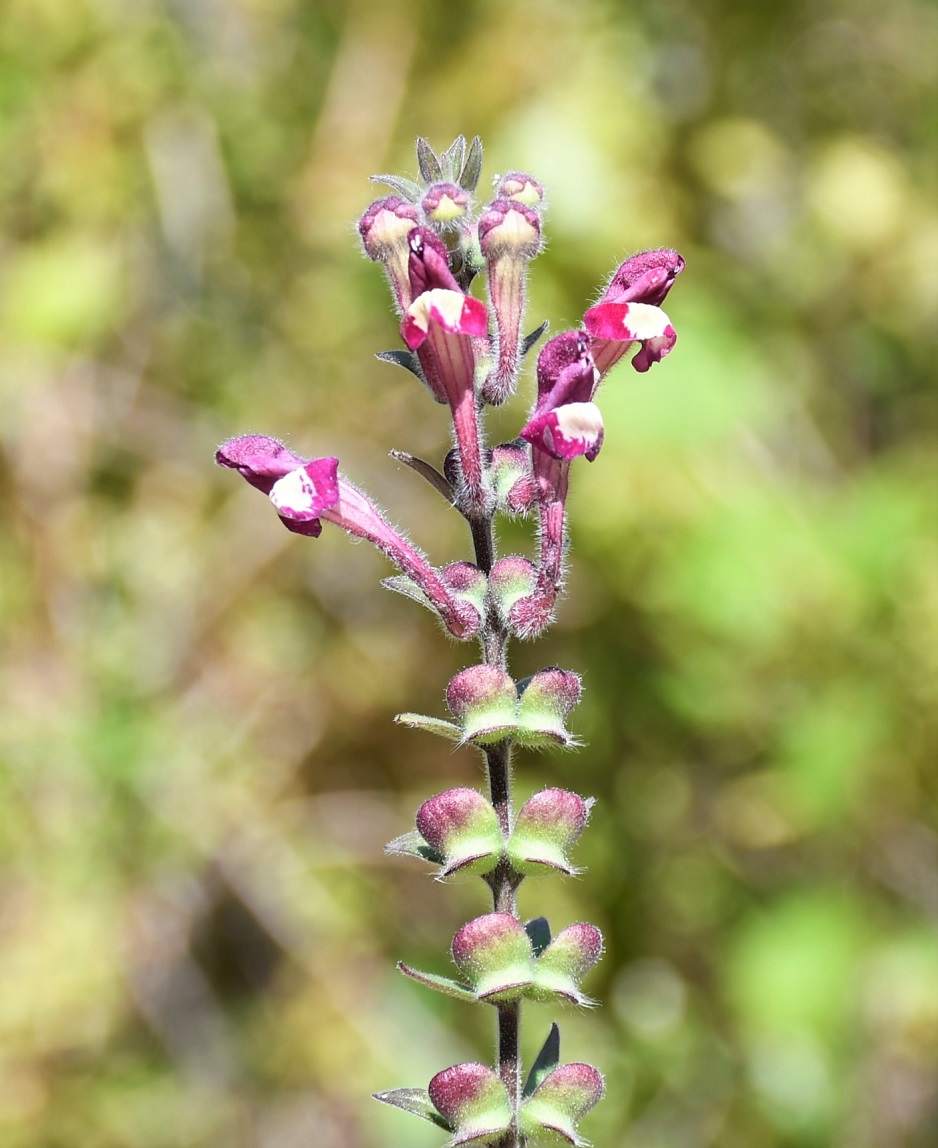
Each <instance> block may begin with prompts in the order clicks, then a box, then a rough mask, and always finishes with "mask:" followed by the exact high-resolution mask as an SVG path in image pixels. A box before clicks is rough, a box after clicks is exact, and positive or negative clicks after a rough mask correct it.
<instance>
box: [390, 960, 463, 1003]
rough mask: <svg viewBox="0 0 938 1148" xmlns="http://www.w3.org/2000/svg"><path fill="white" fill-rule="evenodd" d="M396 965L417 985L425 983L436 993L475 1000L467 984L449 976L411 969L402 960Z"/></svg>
mask: <svg viewBox="0 0 938 1148" xmlns="http://www.w3.org/2000/svg"><path fill="white" fill-rule="evenodd" d="M397 967H398V969H399V971H400V972H402V973H403V974H404V976H405V977H410V979H411V980H412V981H416V982H417V984H418V985H425V986H426V987H427V988H428V989H435V990H436V991H437V992H438V993H445V994H446V995H447V996H449V997H456V998H457V999H458V1000H462V1001H466V1000H468V1001H475V1000H476V999H477V998H476V994H475V993H474V992H473V990H472V989H471V988H469V986H468V985H462V984H460V983H459V981H454V980H452V978H450V977H440V976H437V975H436V973H424V972H421V970H420V969H412V968H411V967H410V965H405V964H404V962H403V961H398V962H397Z"/></svg>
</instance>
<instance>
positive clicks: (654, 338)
mask: <svg viewBox="0 0 938 1148" xmlns="http://www.w3.org/2000/svg"><path fill="white" fill-rule="evenodd" d="M583 325H584V326H585V327H586V329H587V331H589V333H590V334H591V335H592V336H593V340H594V341H593V358H594V359H595V361H596V365H597V367H598V368H599V370H600V372H601V373H603V374H605V373H606V371H608V370H609V369H610V367H612V366H614V365H615V363H617V362H618V361H619V359H621V358H622V356H623V355H624V354H625V353H626V351H627V350H628V349H629V347H630V346H631V345H632V343H635V342H640V343H641V344H642V346H641V349H640V350H639V352H638V354H636V355H635V357H634V358H633V359H632V366H633V367H634V368H635V370H636V371H639V372H644V371H647V370H648V368H649V367H650V366H651V364H652V363H657V362H658V361H659V360H661V359H663V358H664V357H665V355H667V354H668V352H669V351H670V350H671V348H672V347H673V346H674V344H675V343H676V342H677V333H676V331H675V330H674V328H673V327H672V326H671V320H670V319H669V318H668V316H667V315H666V314H665V313H664V311H662V310H661V308H660V307H655V306H653V305H652V304H650V303H598V304H597V305H596V306H595V307H591V308H590V309H589V310H588V311H587V312H586V314H585V315H584V316H583Z"/></svg>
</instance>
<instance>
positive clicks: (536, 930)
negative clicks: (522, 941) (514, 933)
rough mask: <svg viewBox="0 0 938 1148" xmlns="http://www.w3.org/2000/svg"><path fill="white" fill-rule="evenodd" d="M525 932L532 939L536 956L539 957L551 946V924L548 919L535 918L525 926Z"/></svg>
mask: <svg viewBox="0 0 938 1148" xmlns="http://www.w3.org/2000/svg"><path fill="white" fill-rule="evenodd" d="M524 931H525V932H526V933H527V934H528V936H529V937H530V938H531V945H532V947H533V949H534V955H535V956H536V957H539V956H540V955H541V953H543V951H544V950H545V949H546V948H547V946H548V945H549V944H550V924H549V923H548V921H547V918H546V917H534V918H533V919H532V920H530V921H528V922H527V923H526V924H525V926H524Z"/></svg>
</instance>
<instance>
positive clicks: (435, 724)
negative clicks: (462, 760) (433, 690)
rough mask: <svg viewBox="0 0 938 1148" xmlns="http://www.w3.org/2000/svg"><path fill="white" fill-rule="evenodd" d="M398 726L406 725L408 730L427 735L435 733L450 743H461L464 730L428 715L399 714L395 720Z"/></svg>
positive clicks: (449, 722)
mask: <svg viewBox="0 0 938 1148" xmlns="http://www.w3.org/2000/svg"><path fill="white" fill-rule="evenodd" d="M394 720H395V721H396V722H397V724H398V725H406V726H407V727H408V729H422V730H426V732H427V733H435V734H436V736H437V737H445V738H446V739H447V740H448V741H460V740H461V739H462V729H461V728H460V727H459V726H458V725H454V724H453V722H451V721H444V720H443V719H442V718H435V717H430V716H429V715H427V714H412V713H406V714H398V715H397V717H396V718H395V719H394Z"/></svg>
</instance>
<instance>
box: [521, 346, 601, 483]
mask: <svg viewBox="0 0 938 1148" xmlns="http://www.w3.org/2000/svg"><path fill="white" fill-rule="evenodd" d="M598 385H599V373H598V372H597V370H596V367H595V366H594V364H593V359H592V355H591V354H590V340H589V336H588V335H587V334H586V332H585V331H564V332H563V334H561V335H557V336H555V337H554V338H553V339H551V340H550V341H549V342H548V343H546V344H545V345H544V347H543V349H542V350H541V353H540V355H538V359H537V403H536V404H535V407H534V411H533V414H532V415H531V418H530V419H529V421H528V423H527V424H526V425H525V426H524V427H523V428H522V430H521V438H523V439H524V440H525V442H529V443H531V445H532V446H533V447H534V448H535V450H534V469H535V474H538V472H539V465H538V464H539V460H538V457H537V456H538V455H539V454H541V453H543V454H547V455H549V456H550V457H551V458H553V459H558V460H563V461H567V462H569V460H570V459H573V458H577V457H578V456H579V455H586V457H587V459H589V461H590V462H592V460H593V459H594V458H595V457H596V455H597V454H599V449H600V447H601V446H602V441H603V421H602V416H601V415H600V413H599V410H598V408H597V407H596V406H595V404H594V403H593V402H592V401H591V400H592V398H593V395H594V393H595V391H596V388H597V386H598ZM550 469H551V468H550V467H549V466H548V467H547V468H546V469H545V468H544V467H543V464H542V466H541V470H543V471H544V473H545V474H546V473H548V472H549V471H550Z"/></svg>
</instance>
